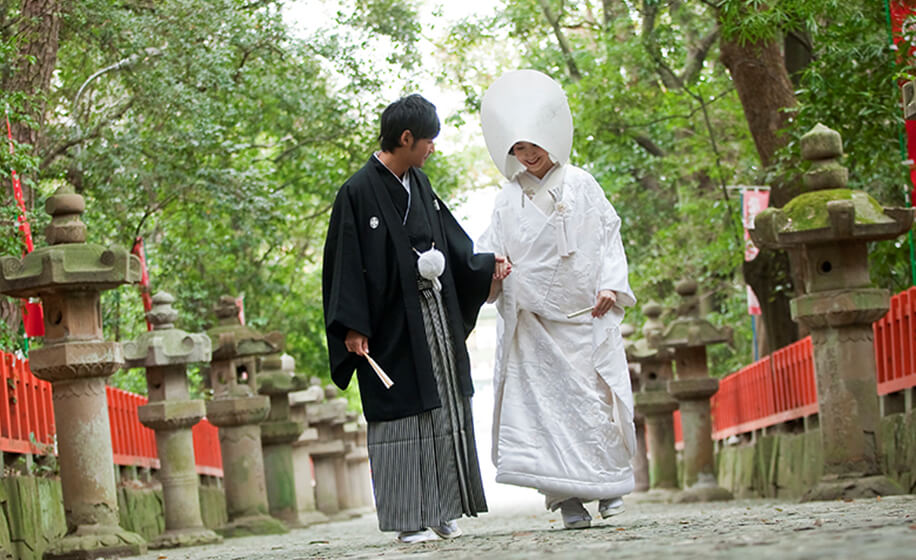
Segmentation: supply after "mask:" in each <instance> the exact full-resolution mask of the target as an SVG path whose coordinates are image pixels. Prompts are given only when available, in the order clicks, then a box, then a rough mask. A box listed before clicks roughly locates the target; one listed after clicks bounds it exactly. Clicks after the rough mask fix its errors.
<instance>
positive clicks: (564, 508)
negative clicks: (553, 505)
mask: <svg viewBox="0 0 916 560" xmlns="http://www.w3.org/2000/svg"><path fill="white" fill-rule="evenodd" d="M560 513H561V514H562V515H563V526H564V527H566V528H567V529H587V528H589V527H591V526H592V516H591V515H589V514H588V511H587V510H586V509H585V507H584V506H583V505H582V500H580V499H579V498H570V499H568V500H566V501H565V502H563V503H562V504H560Z"/></svg>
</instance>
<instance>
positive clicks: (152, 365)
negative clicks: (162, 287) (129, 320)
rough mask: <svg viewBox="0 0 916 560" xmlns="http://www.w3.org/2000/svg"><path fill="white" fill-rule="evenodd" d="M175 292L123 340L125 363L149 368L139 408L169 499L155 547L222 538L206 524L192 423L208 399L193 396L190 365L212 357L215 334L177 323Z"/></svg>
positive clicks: (156, 302)
mask: <svg viewBox="0 0 916 560" xmlns="http://www.w3.org/2000/svg"><path fill="white" fill-rule="evenodd" d="M174 301H175V298H174V297H172V296H171V295H170V294H167V293H165V292H159V293H157V294H156V295H154V296H153V308H152V309H151V310H150V312H149V313H147V314H146V316H147V319H149V322H150V324H151V325H152V326H153V330H151V331H149V332H145V333H143V334H141V335H140V336H139V337H137V339H136V340H133V341H128V342H125V343H124V357H125V363H124V367H128V368H132V367H143V368H146V387H147V394H148V395H149V402H148V403H147V404H146V405H144V406H141V407H140V408H139V409H138V410H137V413H138V415H139V417H140V422H141V423H142V424H143V425H144V426H146V427H148V428H151V429H153V430H155V431H156V449H157V450H158V451H159V475H158V479H159V481H160V482H161V483H162V496H163V498H164V502H165V507H164V509H165V532H163V533H162V534H160V535H159V536H158V537H156V538H155V539H154V540H153V541H152V542H151V543H150V547H151V548H173V547H177V546H197V545H202V544H212V543H216V542H220V541H222V538H221V537H220V536H219V535H217V534H216V533H214V532H213V531H211V530H210V529H207V528H206V527H204V523H203V519H202V517H201V513H200V495H199V481H198V477H197V469H196V468H195V462H194V440H193V438H192V435H191V428H192V427H193V426H194V425H195V424H197V423H198V422H200V419H201V418H203V416H204V402H203V401H201V400H192V399H191V396H190V391H189V390H188V376H187V365H188V364H191V363H206V362H209V361H210V338H209V337H208V336H207V335H205V334H191V333H187V332H185V331H183V330H180V329H177V328H175V320H176V319H177V318H178V312H177V311H176V310H175V308H174V307H172V303H174Z"/></svg>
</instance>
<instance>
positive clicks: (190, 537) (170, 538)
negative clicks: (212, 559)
mask: <svg viewBox="0 0 916 560" xmlns="http://www.w3.org/2000/svg"><path fill="white" fill-rule="evenodd" d="M221 542H223V538H222V537H221V536H219V535H217V534H216V533H215V532H213V531H211V530H210V529H207V528H206V527H193V528H189V529H174V530H171V531H166V532H164V533H162V534H161V535H159V536H158V537H156V538H155V539H153V541H152V542H150V543H149V547H150V548H151V549H161V548H178V547H184V546H200V545H205V544H217V543H221Z"/></svg>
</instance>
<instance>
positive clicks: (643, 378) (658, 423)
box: [627, 301, 678, 493]
mask: <svg viewBox="0 0 916 560" xmlns="http://www.w3.org/2000/svg"><path fill="white" fill-rule="evenodd" d="M642 312H643V314H644V315H645V316H646V322H645V324H644V325H643V328H642V334H643V337H642V338H641V339H639V340H637V341H636V342H635V343H633V345H632V346H631V347H630V348H629V349H628V350H627V360H628V361H630V362H632V363H636V364H639V391H638V392H635V393H633V401H634V403H635V405H636V411H637V412H638V413H639V414H641V415H642V416H644V417H645V419H646V420H645V421H646V439H647V440H648V457H649V489H650V491H653V490H654V491H657V492H656V493H660V492H662V491H671V490H676V489H677V488H678V483H677V451H676V450H675V448H674V417H673V413H674V411H675V410H677V407H678V404H677V400H675V399H674V397H672V396H671V395H669V394H668V381H670V380H672V379H674V369H673V368H672V367H671V363H672V361H673V360H674V352H673V351H672V350H671V349H669V348H661V347H659V344H660V343H661V336H662V333H663V332H664V330H665V325H664V323H662V321H661V319H660V317H661V314H662V306H661V305H659V304H658V303H656V302H652V301H650V302H649V303H647V304H646V305H644V306H643V308H642Z"/></svg>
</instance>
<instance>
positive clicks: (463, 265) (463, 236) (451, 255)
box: [438, 200, 496, 338]
mask: <svg viewBox="0 0 916 560" xmlns="http://www.w3.org/2000/svg"><path fill="white" fill-rule="evenodd" d="M438 204H439V206H440V207H441V210H440V211H439V214H440V215H441V218H442V227H443V230H444V231H445V238H446V245H447V246H448V263H449V265H450V266H451V267H452V278H454V279H455V291H456V295H457V296H458V305H459V308H460V309H461V321H462V326H463V328H464V336H465V338H467V336H468V335H469V334H471V331H472V330H474V325H475V324H476V323H477V315H478V314H479V313H480V306H482V305H483V304H484V303H486V301H487V297H488V296H489V295H490V282H491V281H492V278H493V271H494V270H495V266H496V259H495V257H494V255H493V253H474V242H473V241H471V238H470V237H468V234H467V233H465V231H464V229H463V228H462V227H461V225H459V224H458V221H457V220H456V219H455V217H454V216H453V215H452V213H451V212H449V210H448V208H447V207H446V206H445V204H444V203H443V202H442V201H441V200H440V201H438Z"/></svg>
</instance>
